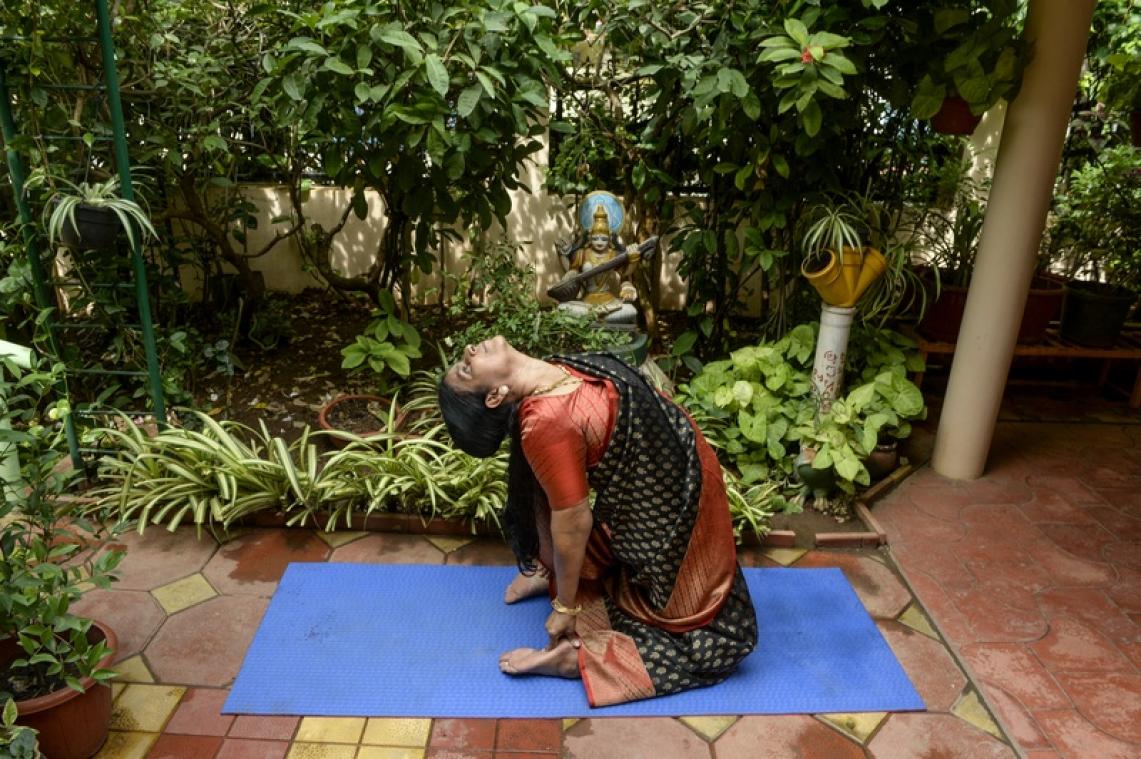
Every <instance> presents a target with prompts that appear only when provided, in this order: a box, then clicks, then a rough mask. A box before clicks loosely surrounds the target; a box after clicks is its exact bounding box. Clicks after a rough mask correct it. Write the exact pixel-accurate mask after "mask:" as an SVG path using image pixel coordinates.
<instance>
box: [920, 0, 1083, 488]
mask: <svg viewBox="0 0 1141 759" xmlns="http://www.w3.org/2000/svg"><path fill="white" fill-rule="evenodd" d="M1095 3H1096V0H1031V2H1030V12H1029V17H1028V18H1027V21H1026V38H1027V40H1028V41H1029V42H1030V43H1031V45H1032V46H1033V47H1032V49H1033V51H1034V57H1033V59H1032V60H1031V61H1030V64H1029V65H1028V66H1027V68H1026V71H1025V74H1024V76H1023V81H1022V90H1021V92H1020V93H1019V95H1018V97H1017V98H1016V99H1015V100H1014V102H1013V103H1011V104H1010V107H1009V108H1008V109H1007V113H1006V122H1005V124H1004V125H1003V130H1002V141H1001V144H1000V145H999V149H998V159H997V162H996V165H995V174H994V183H993V185H992V187H991V192H990V200H989V203H988V205H987V214H986V221H985V222H984V224H983V229H982V237H981V240H980V242H979V252H978V257H977V259H976V262H975V270H974V275H973V276H972V279H971V287H970V292H969V294H968V296H967V306H966V311H965V313H964V314H963V323H962V328H961V329H960V330H959V340H958V344H957V346H956V349H955V358H954V361H953V363H952V364H951V377H950V380H949V383H948V386H947V396H946V398H945V399H944V403H943V413H942V418H941V419H940V422H939V432H938V435H937V436H936V438H935V452H934V456H933V458H932V465H933V466H934V468H935V470H936V471H937V472H939V473H940V474H943V475H945V476H947V477H953V478H957V479H974V478H976V477H978V476H980V475H981V474H982V473H983V469H984V467H985V465H986V459H987V453H988V452H989V450H990V444H991V439H992V437H993V435H994V425H995V422H996V421H997V419H998V412H999V406H1000V404H1001V403H1002V394H1003V390H1004V389H1005V387H1006V377H1007V374H1008V372H1009V371H1010V361H1011V358H1012V357H1013V356H1014V346H1015V343H1016V341H1017V337H1018V326H1019V324H1020V322H1021V321H1022V310H1023V308H1024V307H1025V305H1026V294H1027V292H1028V291H1029V289H1030V280H1031V279H1032V277H1033V275H1034V264H1035V260H1036V258H1037V254H1038V245H1039V243H1040V242H1041V238H1042V228H1043V226H1044V223H1045V219H1046V212H1047V211H1048V210H1049V207H1050V197H1051V195H1052V193H1053V188H1054V177H1055V175H1056V174H1057V171H1058V163H1059V160H1060V158H1061V153H1062V142H1063V140H1064V138H1065V135H1066V127H1067V125H1068V124H1069V120H1070V110H1071V106H1072V104H1073V100H1074V93H1075V91H1076V89H1077V82H1078V75H1079V73H1080V71H1081V64H1082V58H1083V56H1084V54H1085V48H1086V40H1087V38H1088V37H1089V29H1090V22H1091V20H1092V17H1093V8H1094V5H1095Z"/></svg>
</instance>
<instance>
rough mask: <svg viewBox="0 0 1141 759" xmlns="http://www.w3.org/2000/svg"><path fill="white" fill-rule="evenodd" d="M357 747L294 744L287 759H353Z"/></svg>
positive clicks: (328, 744)
mask: <svg viewBox="0 0 1141 759" xmlns="http://www.w3.org/2000/svg"><path fill="white" fill-rule="evenodd" d="M356 753H357V747H356V746H346V745H344V744H338V743H294V744H293V745H292V746H290V747H289V753H288V754H286V758H287V759H354V758H355V757H356Z"/></svg>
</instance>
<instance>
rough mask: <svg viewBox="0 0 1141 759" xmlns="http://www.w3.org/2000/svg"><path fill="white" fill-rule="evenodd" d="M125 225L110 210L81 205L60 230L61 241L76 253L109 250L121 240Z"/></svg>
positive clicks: (65, 220)
mask: <svg viewBox="0 0 1141 759" xmlns="http://www.w3.org/2000/svg"><path fill="white" fill-rule="evenodd" d="M122 231H123V225H122V223H121V222H120V221H119V217H118V216H116V215H115V212H114V211H112V210H111V209H109V208H101V207H99V206H90V205H86V204H84V203H80V204H79V205H77V206H76V207H75V214H74V216H73V217H71V218H67V219H64V221H63V223H62V226H61V227H60V230H59V241H60V243H62V244H63V245H64V246H65V247H67V248H70V249H71V250H74V251H84V250H107V249H108V248H110V247H112V246H114V244H115V241H116V240H118V239H119V233H120V232H122Z"/></svg>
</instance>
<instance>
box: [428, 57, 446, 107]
mask: <svg viewBox="0 0 1141 759" xmlns="http://www.w3.org/2000/svg"><path fill="white" fill-rule="evenodd" d="M424 67H425V68H426V69H427V72H428V83H429V84H431V85H432V89H434V90H435V91H436V92H438V93H440V96H441V97H443V96H445V95H447V94H448V70H447V69H446V68H444V62H443V61H441V60H440V56H438V55H436V54H435V53H428V55H426V56H424Z"/></svg>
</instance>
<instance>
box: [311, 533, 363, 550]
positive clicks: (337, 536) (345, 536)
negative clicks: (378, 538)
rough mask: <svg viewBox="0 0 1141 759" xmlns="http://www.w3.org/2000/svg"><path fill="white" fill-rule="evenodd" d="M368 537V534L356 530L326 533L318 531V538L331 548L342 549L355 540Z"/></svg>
mask: <svg viewBox="0 0 1141 759" xmlns="http://www.w3.org/2000/svg"><path fill="white" fill-rule="evenodd" d="M365 535H368V533H367V532H358V531H356V530H345V531H337V532H325V531H324V530H317V537H319V538H321V540H323V541H325V543H326V545H328V546H329V548H340V547H341V546H343V545H345V544H346V543H352V542H353V541H354V540H358V539H360V538H363V537H364V536H365Z"/></svg>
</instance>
